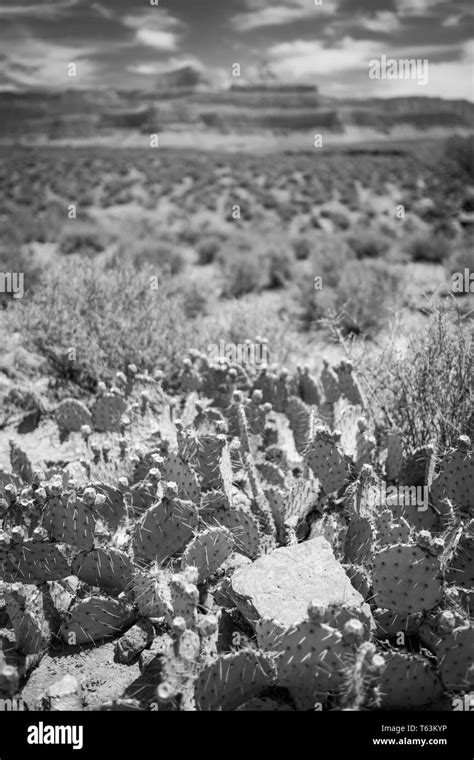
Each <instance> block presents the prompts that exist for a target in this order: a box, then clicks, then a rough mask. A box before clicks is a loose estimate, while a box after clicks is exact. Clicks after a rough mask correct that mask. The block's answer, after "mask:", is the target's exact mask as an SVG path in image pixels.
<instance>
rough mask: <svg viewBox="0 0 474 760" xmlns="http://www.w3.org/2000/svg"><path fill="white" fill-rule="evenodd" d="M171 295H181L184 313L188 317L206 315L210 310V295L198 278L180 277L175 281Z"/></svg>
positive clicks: (193, 317)
mask: <svg viewBox="0 0 474 760" xmlns="http://www.w3.org/2000/svg"><path fill="white" fill-rule="evenodd" d="M170 293H171V295H174V294H175V295H176V296H179V297H180V300H181V301H182V304H183V309H184V314H185V316H186V318H187V319H195V318H196V317H198V316H204V315H206V314H207V312H208V303H209V295H208V291H206V290H204V288H203V287H202V285H199V283H198V282H196V280H190V279H189V278H179V279H177V280H176V281H175V282H173V290H172V291H170Z"/></svg>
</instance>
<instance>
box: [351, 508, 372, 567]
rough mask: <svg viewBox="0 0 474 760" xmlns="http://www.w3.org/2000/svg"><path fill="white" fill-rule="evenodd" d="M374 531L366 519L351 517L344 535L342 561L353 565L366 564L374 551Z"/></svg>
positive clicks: (356, 516)
mask: <svg viewBox="0 0 474 760" xmlns="http://www.w3.org/2000/svg"><path fill="white" fill-rule="evenodd" d="M374 539H375V531H374V528H373V525H372V523H371V522H370V520H368V519H367V517H361V516H360V515H353V516H352V518H351V520H350V522H349V527H348V529H347V533H346V540H345V545H344V560H345V562H350V563H352V564H355V565H363V564H364V563H366V562H368V561H369V560H370V558H371V556H372V552H373V549H374V543H375V541H374Z"/></svg>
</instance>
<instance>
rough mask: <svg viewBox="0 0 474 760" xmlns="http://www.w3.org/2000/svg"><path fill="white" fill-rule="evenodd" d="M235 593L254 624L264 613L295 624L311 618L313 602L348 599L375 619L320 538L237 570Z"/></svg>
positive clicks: (234, 596)
mask: <svg viewBox="0 0 474 760" xmlns="http://www.w3.org/2000/svg"><path fill="white" fill-rule="evenodd" d="M232 596H233V599H234V602H235V604H236V605H237V607H238V609H239V610H240V612H241V613H242V615H243V616H244V617H245V618H246V619H247V620H248V621H249V623H251V624H252V625H254V624H255V623H256V621H257V620H259V619H260V618H262V617H270V618H272V619H274V620H277V621H278V622H279V623H281V624H282V625H284V626H290V625H293V624H294V623H296V622H298V621H300V620H302V619H303V618H305V617H306V614H307V609H308V604H309V603H310V602H311V601H315V602H318V603H320V604H323V605H325V606H327V605H330V604H342V603H344V604H345V605H349V606H350V607H354V608H356V609H358V610H359V611H361V610H362V611H363V612H364V614H365V615H366V616H367V618H368V619H370V611H369V608H368V607H367V605H365V604H364V599H363V597H362V595H361V594H359V592H358V591H356V590H355V588H354V587H353V586H352V585H351V582H350V580H349V578H348V577H347V575H346V573H345V572H344V569H343V567H342V565H341V564H340V563H339V562H338V561H337V560H336V558H335V557H334V554H333V551H332V549H331V546H330V544H329V542H328V541H326V539H325V538H323V537H321V536H319V537H317V538H313V539H312V540H310V541H305V542H304V543H302V544H295V545H293V546H285V547H283V548H280V549H275V550H274V551H273V552H271V554H267V555H265V556H263V557H260V558H259V559H257V560H256V561H255V562H253V563H252V565H250V566H247V567H243V568H240V569H238V570H237V571H236V572H235V573H234V575H233V577H232Z"/></svg>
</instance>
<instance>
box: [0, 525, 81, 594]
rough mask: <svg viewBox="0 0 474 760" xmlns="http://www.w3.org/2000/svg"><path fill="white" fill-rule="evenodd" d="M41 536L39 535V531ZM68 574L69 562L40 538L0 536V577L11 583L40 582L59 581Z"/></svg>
mask: <svg viewBox="0 0 474 760" xmlns="http://www.w3.org/2000/svg"><path fill="white" fill-rule="evenodd" d="M40 533H41V532H40ZM70 574H71V569H70V567H69V563H68V561H67V559H66V557H65V555H64V553H63V551H62V549H61V548H60V547H59V546H57V545H56V544H52V543H50V542H48V541H46V540H44V538H43V536H42V535H40V536H39V537H36V536H34V537H33V538H31V539H27V538H24V537H23V536H18V535H16V534H15V535H14V536H12V538H11V539H9V538H8V537H6V535H5V536H3V538H2V536H1V533H0V578H2V579H3V580H5V581H7V582H11V583H14V582H15V581H22V582H23V583H42V582H43V581H52V580H60V579H61V578H67V576H68V575H70Z"/></svg>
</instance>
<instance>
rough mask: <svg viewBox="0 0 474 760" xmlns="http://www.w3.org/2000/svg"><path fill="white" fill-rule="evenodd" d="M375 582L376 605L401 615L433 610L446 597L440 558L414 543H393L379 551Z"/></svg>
mask: <svg viewBox="0 0 474 760" xmlns="http://www.w3.org/2000/svg"><path fill="white" fill-rule="evenodd" d="M373 583H374V601H375V603H376V604H377V605H378V606H379V607H383V608H385V609H389V610H396V611H397V612H400V613H410V612H424V611H427V610H431V609H433V607H436V605H438V604H439V603H440V602H441V599H442V598H443V578H442V573H441V564H440V560H439V557H434V556H432V555H431V554H430V553H429V552H427V551H425V550H424V549H422V548H421V547H420V546H415V545H412V544H394V545H393V546H387V547H386V548H384V549H381V550H380V551H379V552H377V553H376V554H375V556H374V561H373Z"/></svg>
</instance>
